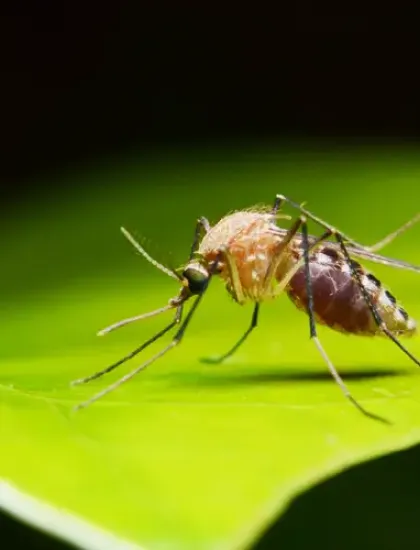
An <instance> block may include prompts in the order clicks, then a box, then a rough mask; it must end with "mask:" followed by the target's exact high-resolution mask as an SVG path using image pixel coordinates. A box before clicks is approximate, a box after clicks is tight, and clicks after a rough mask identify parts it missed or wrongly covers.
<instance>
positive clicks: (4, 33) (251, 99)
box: [0, 1, 420, 200]
mask: <svg viewBox="0 0 420 550" xmlns="http://www.w3.org/2000/svg"><path fill="white" fill-rule="evenodd" d="M140 4H141V2H134V1H133V2H121V3H118V5H117V4H116V3H113V4H109V5H107V4H106V3H101V4H100V5H99V4H96V3H90V4H86V5H85V4H79V5H78V4H77V3H71V4H68V5H67V6H63V5H62V4H61V3H60V5H59V6H57V5H55V4H54V3H48V4H47V3H44V4H42V3H38V2H37V3H32V4H29V3H28V5H26V6H25V5H21V4H19V3H9V4H8V6H7V7H3V8H2V11H3V13H2V15H1V22H0V37H1V38H0V51H1V52H2V53H1V56H2V57H3V59H2V63H1V66H2V86H1V89H2V91H1V95H2V101H1V103H2V117H1V150H2V156H3V160H2V162H1V174H0V175H1V192H2V198H3V200H4V199H5V198H12V197H13V196H14V195H15V196H16V194H17V193H20V191H21V189H22V186H26V187H27V188H29V185H28V181H31V180H33V179H34V178H38V177H43V176H44V175H45V174H47V173H51V172H56V171H58V172H61V171H63V170H64V169H67V167H69V166H77V165H78V164H79V163H81V162H86V161H90V160H92V159H96V158H102V157H104V156H106V155H110V154H116V153H119V152H126V151H127V150H128V149H131V150H134V151H142V150H143V151H144V150H145V148H148V147H159V146H161V145H162V144H163V143H164V144H169V145H171V144H174V143H176V144H180V143H183V144H186V145H188V144H193V143H194V144H196V143H203V142H209V141H210V142H220V141H223V142H235V140H236V141H237V140H238V139H252V140H255V139H265V138H269V139H272V138H279V137H280V138H288V139H290V138H293V139H301V138H308V137H314V138H321V137H324V138H330V139H331V138H332V139H338V138H344V137H352V138H353V139H356V140H357V139H359V140H360V139H366V138H370V139H372V138H373V139H376V140H377V139H384V138H386V139H393V140H395V139H401V138H415V137H418V135H419V129H420V127H419V122H420V120H419V114H420V113H419V100H418V98H419V91H420V90H419V84H418V80H419V79H418V59H419V57H418V54H419V47H418V42H419V35H418V32H417V30H416V29H415V21H416V18H415V15H414V13H409V12H408V11H407V12H405V13H401V12H400V13H397V14H396V13H395V12H394V11H391V10H390V11H388V12H387V11H386V8H384V7H383V6H382V7H381V12H378V11H377V10H375V8H374V7H368V8H367V7H366V6H365V5H363V4H360V5H359V6H358V5H357V4H354V3H352V4H351V6H349V7H348V9H345V8H344V7H343V6H341V7H340V8H337V7H334V6H333V5H331V6H329V5H328V4H324V5H320V4H319V3H315V2H310V1H301V2H299V3H298V4H296V5H294V6H291V7H290V6H289V7H287V6H286V7H283V6H278V7H277V10H276V11H274V10H273V11H271V12H270V11H269V10H268V8H263V7H261V8H259V9H257V8H256V7H255V6H254V8H253V9H246V8H245V7H244V6H239V5H238V6H231V7H230V8H226V7H225V6H219V7H217V6H214V5H210V4H208V5H201V6H199V7H197V6H194V3H187V4H185V5H184V6H183V7H179V6H176V7H175V6H172V7H171V6H170V5H169V3H168V5H166V4H158V3H154V6H155V7H154V8H153V9H151V8H150V7H148V8H144V7H142V6H141V5H140Z"/></svg>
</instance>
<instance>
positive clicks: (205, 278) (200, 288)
mask: <svg viewBox="0 0 420 550" xmlns="http://www.w3.org/2000/svg"><path fill="white" fill-rule="evenodd" d="M183 276H184V277H185V278H186V279H187V281H188V288H189V290H190V291H191V292H192V293H193V294H201V293H202V292H204V290H205V289H206V287H207V284H208V282H209V274H208V273H207V271H206V270H205V269H204V268H200V269H197V268H192V267H190V268H187V269H185V271H184V273H183Z"/></svg>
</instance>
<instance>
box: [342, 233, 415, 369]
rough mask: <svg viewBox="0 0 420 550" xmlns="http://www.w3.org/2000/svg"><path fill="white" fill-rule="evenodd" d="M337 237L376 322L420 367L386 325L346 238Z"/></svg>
mask: <svg viewBox="0 0 420 550" xmlns="http://www.w3.org/2000/svg"><path fill="white" fill-rule="evenodd" d="M335 238H336V239H337V241H338V243H339V244H340V247H341V250H342V251H343V254H344V257H345V259H346V262H347V264H348V265H349V267H350V270H351V274H352V277H353V279H354V280H355V281H356V282H357V285H358V287H359V288H360V291H361V293H362V295H363V298H364V300H365V302H366V304H367V305H368V307H369V309H370V311H371V313H372V315H373V318H374V320H375V323H376V324H377V325H378V327H379V328H380V330H382V332H384V334H386V336H387V337H388V338H389V339H390V340H392V341H393V342H394V344H396V345H397V346H398V347H399V348H400V349H401V350H402V351H403V352H404V353H405V354H406V355H407V356H408V357H409V358H410V359H411V360H412V361H413V362H414V363H415V364H416V365H417V366H418V367H420V361H419V360H418V359H417V358H416V357H414V355H413V354H412V353H410V352H409V351H408V349H407V348H406V347H405V346H404V345H403V344H401V342H400V341H399V340H398V338H397V337H396V336H395V335H394V334H392V332H391V331H390V330H389V329H388V327H387V326H386V324H385V322H384V320H383V319H382V317H381V315H380V313H379V311H378V308H377V307H376V305H375V304H374V303H373V302H372V300H371V299H370V296H369V294H368V292H367V290H366V288H365V287H364V285H363V283H362V279H361V277H360V273H359V272H358V271H357V269H355V267H354V263H353V261H352V259H351V258H350V255H349V253H348V251H347V248H346V245H345V243H344V240H343V238H342V236H341V235H340V234H339V233H336V234H335Z"/></svg>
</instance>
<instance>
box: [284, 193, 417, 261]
mask: <svg viewBox="0 0 420 550" xmlns="http://www.w3.org/2000/svg"><path fill="white" fill-rule="evenodd" d="M285 202H286V203H287V204H290V206H292V207H293V208H296V209H297V210H299V211H300V212H302V214H304V215H305V216H307V217H308V218H309V219H311V220H312V221H314V222H316V223H317V224H318V225H320V226H321V227H323V228H324V229H328V230H330V231H331V233H340V235H341V237H342V238H343V240H344V241H346V243H347V244H349V245H351V246H354V247H355V248H360V249H362V250H366V251H367V252H373V251H375V250H379V249H380V248H383V247H384V246H386V245H387V244H389V243H390V242H391V241H393V240H394V239H395V237H397V236H398V235H401V233H403V232H404V231H406V230H407V229H408V228H409V227H412V226H413V225H414V224H415V223H417V222H418V221H419V220H420V213H418V214H416V215H415V216H414V218H412V219H411V220H409V221H408V222H407V223H406V224H404V225H403V226H402V227H400V228H398V229H397V230H396V231H394V232H393V233H391V234H390V235H387V236H386V237H385V238H384V239H382V240H381V241H379V242H378V243H376V244H374V245H372V246H365V245H363V244H360V243H358V242H357V241H355V240H353V239H352V238H351V237H349V236H348V235H345V234H344V233H343V232H342V231H338V229H337V228H336V227H333V226H332V225H330V224H329V223H327V222H325V221H324V220H322V219H321V218H318V217H317V216H315V214H312V212H310V211H309V210H306V209H305V208H303V206H301V205H300V204H297V203H296V202H294V201H292V200H291V199H288V198H287V197H285V196H284V195H277V196H276V199H275V203H274V208H275V207H276V204H279V205H281V204H283V203H285Z"/></svg>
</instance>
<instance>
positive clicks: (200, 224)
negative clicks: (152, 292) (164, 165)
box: [71, 218, 210, 386]
mask: <svg viewBox="0 0 420 550" xmlns="http://www.w3.org/2000/svg"><path fill="white" fill-rule="evenodd" d="M202 229H204V230H205V231H206V232H207V231H209V229H210V224H209V222H208V220H207V219H206V218H200V219H199V220H198V221H197V225H196V229H195V234H194V240H193V244H192V247H191V254H190V259H191V257H192V255H193V253H194V252H195V249H196V248H197V243H198V240H199V237H200V233H201V230H202ZM123 233H124V235H125V236H126V237H127V238H128V239H129V240H130V242H131V243H132V244H133V245H134V246H135V247H136V248H137V247H139V245H138V243H137V242H136V241H135V240H134V239H133V238H132V237H131V235H130V234H129V233H128V232H127V231H126V230H125V229H123ZM142 253H143V254H144V251H142ZM151 261H152V263H153V262H154V260H153V259H152V260H151ZM182 310H183V304H180V305H179V306H178V307H177V310H176V313H175V317H174V319H173V321H172V322H171V323H169V325H167V326H166V327H165V328H164V329H162V330H161V331H159V332H158V333H157V334H155V335H154V336H152V338H150V339H149V340H147V341H146V342H144V343H143V344H142V345H141V346H139V347H138V348H136V349H135V350H133V351H131V352H130V353H128V354H127V355H125V356H124V357H123V358H121V359H119V360H118V361H116V362H115V363H113V364H112V365H110V366H109V367H106V368H105V369H103V370H100V371H98V372H95V373H93V374H91V375H89V376H86V377H85V378H79V379H78V380H74V381H73V382H71V385H73V386H76V385H79V384H86V383H87V382H90V381H91V380H96V379H97V378H100V377H101V376H103V375H104V374H107V373H108V372H111V371H113V370H114V369H116V368H117V367H119V366H120V365H122V364H123V363H125V362H126V361H129V360H130V359H132V358H133V357H135V356H136V355H137V354H139V353H140V352H142V351H143V350H144V349H146V348H147V347H148V346H150V345H151V344H153V342H156V340H158V339H159V338H161V337H162V336H164V335H165V334H166V333H167V332H169V331H170V330H171V329H172V328H173V327H175V326H176V325H178V324H179V323H180V322H181V317H182Z"/></svg>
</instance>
